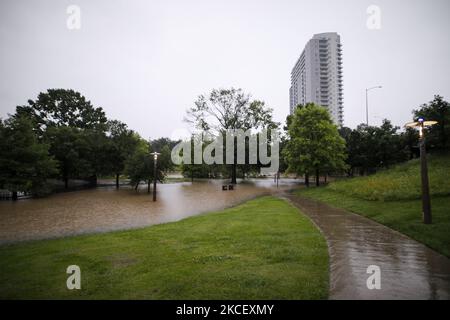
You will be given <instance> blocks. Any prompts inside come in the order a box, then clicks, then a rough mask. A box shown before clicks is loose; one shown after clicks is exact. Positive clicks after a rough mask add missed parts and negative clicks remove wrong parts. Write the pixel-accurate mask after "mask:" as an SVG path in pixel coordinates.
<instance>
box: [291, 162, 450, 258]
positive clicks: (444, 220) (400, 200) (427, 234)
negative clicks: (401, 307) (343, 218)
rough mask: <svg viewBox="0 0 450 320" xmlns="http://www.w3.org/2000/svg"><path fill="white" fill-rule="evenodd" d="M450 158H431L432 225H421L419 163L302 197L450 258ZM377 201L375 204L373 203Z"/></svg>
mask: <svg viewBox="0 0 450 320" xmlns="http://www.w3.org/2000/svg"><path fill="white" fill-rule="evenodd" d="M449 166H450V157H449V156H434V157H430V161H429V171H430V186H431V190H432V194H433V197H432V203H431V205H432V214H433V224H432V225H424V224H423V223H422V203H421V200H420V180H419V178H420V176H419V162H418V161H417V160H413V161H410V162H408V163H405V164H402V165H399V166H397V167H395V168H392V169H390V170H386V171H383V172H381V173H377V174H375V175H373V176H369V177H358V178H352V179H346V180H342V181H337V182H334V183H331V184H330V185H329V186H327V187H326V188H310V189H309V190H306V189H304V190H300V191H299V194H301V195H304V196H307V197H312V198H315V199H318V200H321V201H324V202H326V203H328V204H330V205H332V206H334V207H340V208H344V209H347V210H350V211H352V212H355V213H358V214H361V215H363V216H366V217H369V218H371V219H373V220H375V221H378V222H380V223H382V224H384V225H387V226H389V227H390V228H392V229H395V230H398V231H400V232H402V233H404V234H406V235H408V236H410V237H411V238H413V239H416V240H418V241H420V242H422V243H424V244H426V245H427V246H429V247H431V248H433V249H435V250H436V251H438V252H440V253H442V254H444V255H446V256H447V257H450V196H449V194H450V167H449ZM374 199H375V200H374Z"/></svg>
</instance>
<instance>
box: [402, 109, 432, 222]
mask: <svg viewBox="0 0 450 320" xmlns="http://www.w3.org/2000/svg"><path fill="white" fill-rule="evenodd" d="M436 123H437V121H424V120H423V119H422V118H420V119H419V120H418V121H417V122H409V123H407V124H405V127H410V128H418V129H419V148H420V176H421V181H422V214H423V223H424V224H431V222H432V219H431V201H430V186H429V182H428V166H427V154H426V148H425V128H426V127H430V126H432V125H434V124H436Z"/></svg>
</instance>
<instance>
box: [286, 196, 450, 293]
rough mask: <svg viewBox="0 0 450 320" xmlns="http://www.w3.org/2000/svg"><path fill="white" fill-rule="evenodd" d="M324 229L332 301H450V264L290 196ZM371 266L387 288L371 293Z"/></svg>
mask: <svg viewBox="0 0 450 320" xmlns="http://www.w3.org/2000/svg"><path fill="white" fill-rule="evenodd" d="M283 197H284V198H287V199H288V200H290V202H291V203H293V204H294V205H295V206H297V207H298V208H300V209H301V210H302V212H303V213H305V214H306V215H308V216H309V217H310V218H311V219H312V221H313V222H314V223H315V224H316V225H317V226H318V227H319V228H320V230H321V231H322V233H323V234H324V236H325V238H326V239H327V242H328V248H329V253H330V299H450V259H448V258H446V257H445V256H442V255H440V254H438V253H436V252H435V251H433V250H431V249H429V248H427V247H426V246H425V245H423V244H421V243H419V242H417V241H415V240H412V239H411V238H408V237H407V236H405V235H402V234H400V233H399V232H396V231H394V230H392V229H390V228H388V227H386V226H383V225H381V224H379V223H377V222H374V221H372V220H370V219H367V218H365V217H362V216H359V215H357V214H353V213H351V212H348V211H346V210H342V209H336V208H332V207H330V206H328V205H326V204H324V203H321V202H318V201H315V200H312V199H307V198H304V197H299V196H296V195H293V194H284V195H283ZM370 265H376V266H378V267H379V268H380V275H381V277H380V280H381V281H380V283H381V289H379V290H378V289H372V290H369V289H368V287H367V279H368V278H369V277H370V276H371V274H368V273H367V268H368V266H370Z"/></svg>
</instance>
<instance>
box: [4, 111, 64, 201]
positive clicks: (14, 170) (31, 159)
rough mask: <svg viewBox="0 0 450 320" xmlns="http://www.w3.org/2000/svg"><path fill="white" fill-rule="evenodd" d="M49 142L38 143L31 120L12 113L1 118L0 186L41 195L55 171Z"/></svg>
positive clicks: (16, 191)
mask: <svg viewBox="0 0 450 320" xmlns="http://www.w3.org/2000/svg"><path fill="white" fill-rule="evenodd" d="M48 149H49V147H48V145H46V144H44V143H40V142H39V140H38V137H37V135H36V133H35V132H34V131H33V123H32V121H31V119H29V118H27V117H25V116H13V117H11V118H10V119H8V120H7V121H6V122H5V123H3V122H2V121H0V186H1V187H2V188H6V189H7V190H9V191H11V192H12V194H13V200H17V193H18V192H20V191H22V192H33V193H35V194H38V195H39V194H44V193H46V192H47V191H48V190H47V185H46V180H47V178H48V177H50V176H51V175H52V174H54V173H55V172H56V161H55V160H54V159H53V158H52V157H51V156H49V153H48Z"/></svg>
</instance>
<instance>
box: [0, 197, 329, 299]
mask: <svg viewBox="0 0 450 320" xmlns="http://www.w3.org/2000/svg"><path fill="white" fill-rule="evenodd" d="M72 264H76V265H78V266H80V268H81V279H82V280H81V286H82V290H73V291H69V290H68V289H67V288H66V279H67V277H68V275H67V274H66V273H65V270H66V268H67V266H68V265H72ZM0 270H2V272H1V273H0V298H32V299H34V298H44V299H47V298H51V299H53V298H61V299H73V298H85V299H93V298H105V299H323V298H326V297H327V294H328V253H327V246H326V243H325V240H324V239H323V237H322V235H321V234H320V233H319V231H318V230H317V229H316V228H315V227H314V226H313V225H312V223H311V222H310V221H309V220H308V219H307V218H306V217H304V216H303V215H301V214H299V212H298V210H297V209H296V208H294V207H292V206H291V205H290V204H288V203H287V202H285V201H283V200H280V199H277V198H273V197H264V198H259V199H256V200H252V201H249V202H247V203H245V204H243V205H240V206H238V207H235V208H231V209H227V210H224V211H221V212H217V213H211V214H206V215H201V216H197V217H192V218H188V219H185V220H182V221H179V222H174V223H168V224H163V225H157V226H152V227H147V228H143V229H139V230H131V231H121V232H112V233H107V234H99V235H91V236H79V237H72V238H64V239H57V240H45V241H36V242H31V243H23V244H16V245H11V246H2V247H0Z"/></svg>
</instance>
